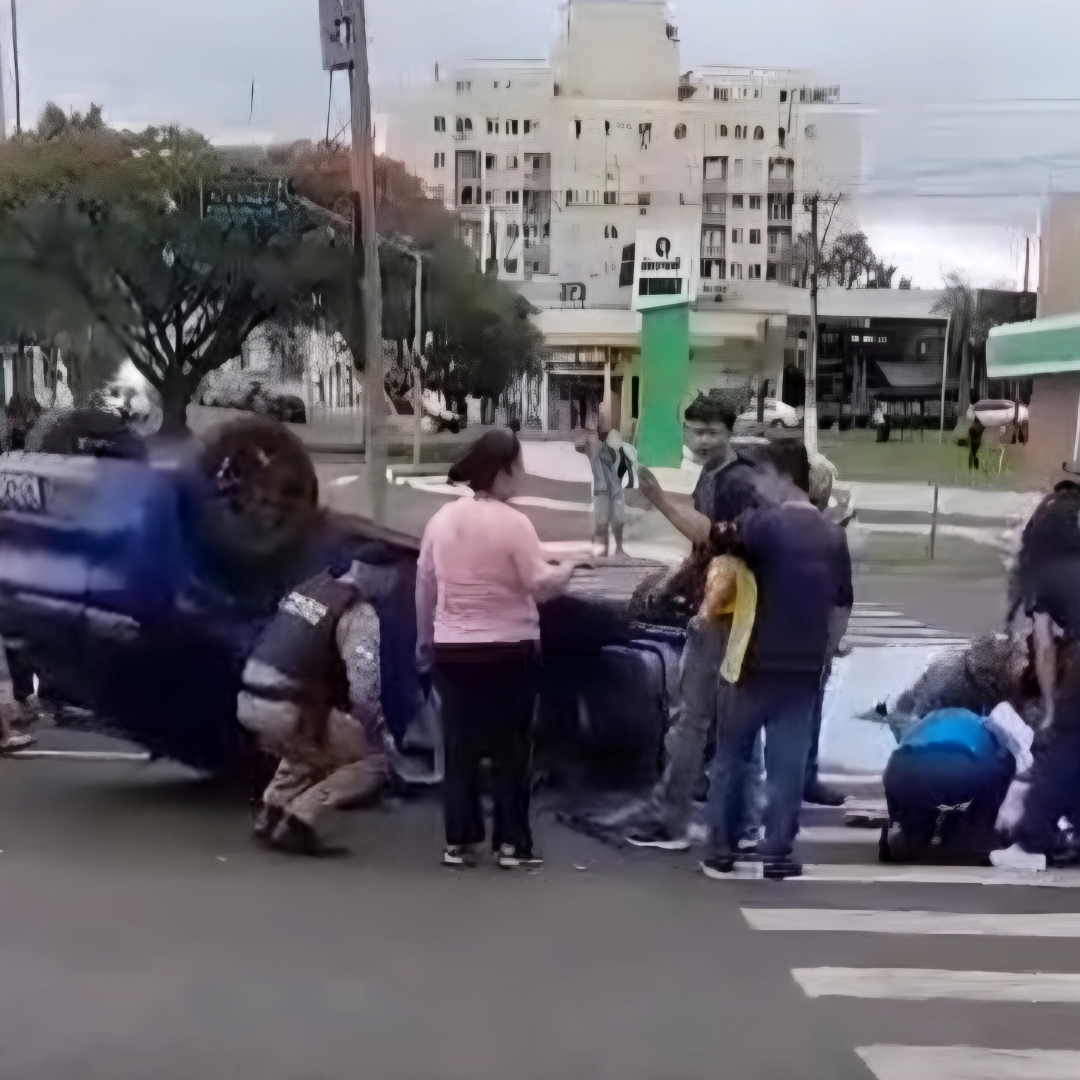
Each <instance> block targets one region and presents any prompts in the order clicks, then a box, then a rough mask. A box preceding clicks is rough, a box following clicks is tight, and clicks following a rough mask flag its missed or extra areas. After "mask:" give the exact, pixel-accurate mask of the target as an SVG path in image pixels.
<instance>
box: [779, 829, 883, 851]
mask: <svg viewBox="0 0 1080 1080" xmlns="http://www.w3.org/2000/svg"><path fill="white" fill-rule="evenodd" d="M879 835H880V833H879V831H878V830H877V829H849V828H848V827H847V826H846V825H804V826H803V827H802V828H801V829H800V830H799V839H800V840H802V841H803V842H804V843H807V844H867V845H872V846H875V847H876V846H877V843H878V837H879Z"/></svg>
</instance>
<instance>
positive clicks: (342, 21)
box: [319, 0, 386, 522]
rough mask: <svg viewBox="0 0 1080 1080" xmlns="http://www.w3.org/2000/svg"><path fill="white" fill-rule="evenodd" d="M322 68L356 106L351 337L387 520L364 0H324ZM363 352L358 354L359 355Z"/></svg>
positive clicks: (371, 470) (377, 517)
mask: <svg viewBox="0 0 1080 1080" xmlns="http://www.w3.org/2000/svg"><path fill="white" fill-rule="evenodd" d="M319 20H320V29H321V34H322V45H323V67H324V68H325V69H327V70H329V71H334V70H335V69H340V68H344V69H345V70H347V71H348V73H349V100H350V103H351V105H352V181H353V250H354V251H355V253H356V272H357V277H358V281H357V286H358V292H359V297H358V299H359V308H360V314H361V319H362V322H363V332H362V334H361V335H359V337H357V335H355V334H354V335H351V336H352V337H353V340H352V341H351V342H350V345H351V347H352V349H353V351H354V359H355V360H360V359H361V358H362V359H363V362H364V460H365V469H364V474H365V484H364V487H365V489H366V494H367V506H366V510H367V512H368V513H369V514H370V516H371V518H372V520H374V521H377V522H382V521H383V520H384V519H385V517H386V428H385V423H384V416H385V412H386V403H385V401H384V400H383V396H384V391H383V380H384V376H383V355H382V278H381V274H380V272H379V235H378V231H377V229H376V224H375V152H374V147H373V146H372V142H371V87H370V84H369V80H368V55H367V23H366V20H365V15H364V0H320V2H319ZM357 353H359V355H356V354H357Z"/></svg>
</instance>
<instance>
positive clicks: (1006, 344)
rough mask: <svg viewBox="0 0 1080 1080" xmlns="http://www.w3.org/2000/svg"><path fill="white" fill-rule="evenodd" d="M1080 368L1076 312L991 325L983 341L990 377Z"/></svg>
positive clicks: (1079, 328) (1079, 329) (1079, 327)
mask: <svg viewBox="0 0 1080 1080" xmlns="http://www.w3.org/2000/svg"><path fill="white" fill-rule="evenodd" d="M1068 371H1080V313H1076V314H1073V315H1054V316H1052V317H1051V318H1047V319H1032V320H1031V321H1030V322H1022V323H1008V324H1007V325H1005V326H995V327H994V329H993V330H991V331H990V338H989V340H988V341H987V342H986V374H987V376H988V377H989V378H991V379H1023V378H1026V377H1027V376H1029V375H1053V374H1056V373H1058V372H1068Z"/></svg>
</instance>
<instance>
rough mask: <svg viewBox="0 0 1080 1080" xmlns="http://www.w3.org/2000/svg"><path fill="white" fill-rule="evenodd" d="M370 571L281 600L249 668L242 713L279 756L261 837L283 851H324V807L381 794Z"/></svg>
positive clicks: (382, 752)
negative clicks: (318, 825)
mask: <svg viewBox="0 0 1080 1080" xmlns="http://www.w3.org/2000/svg"><path fill="white" fill-rule="evenodd" d="M372 573H373V568H371V567H368V566H366V565H365V564H363V563H359V562H353V563H352V565H351V566H350V568H349V569H348V570H347V571H346V572H345V573H344V574H342V575H341V576H339V577H334V576H333V575H332V574H331V573H330V572H325V573H322V574H319V575H318V576H317V577H314V578H312V579H311V580H310V581H307V582H305V583H304V584H303V585H300V586H299V587H298V588H296V589H295V590H294V591H293V592H291V593H289V595H288V596H286V597H285V599H284V600H283V601H282V602H281V605H280V606H279V608H278V613H277V615H276V616H275V618H274V620H273V622H271V624H270V625H269V626H268V627H267V629H266V630H265V632H264V633H263V635H262V637H261V638H260V639H259V641H258V643H257V644H256V646H255V649H254V650H253V652H252V654H251V657H250V658H249V659H248V662H247V666H246V667H245V669H244V677H243V690H242V691H241V693H240V697H239V701H238V708H237V715H238V717H239V719H240V723H241V724H243V725H244V727H245V728H247V729H248V730H249V731H250V732H252V733H253V734H254V735H255V736H256V737H257V738H258V739H259V741H260V743H261V745H262V747H263V748H264V749H265V750H266V751H267V752H268V753H271V754H274V755H276V756H280V758H281V762H280V764H279V766H278V769H277V772H276V773H275V775H274V778H273V780H272V781H271V782H270V786H269V787H268V788H267V789H266V791H265V793H264V794H263V805H262V808H261V810H260V812H259V814H258V816H257V819H256V824H255V835H256V836H257V837H258V838H259V839H260V840H263V841H265V842H268V843H269V844H270V845H271V846H273V847H275V848H278V849H279V850H283V851H289V852H293V853H297V854H305V855H315V854H319V853H320V852H323V851H325V850H326V848H325V847H324V845H323V843H322V841H321V840H320V839H319V835H318V833H317V832H316V829H315V826H316V823H317V822H318V820H319V817H320V815H321V814H322V812H323V811H324V810H326V809H328V808H332V807H339V806H345V805H349V804H352V803H356V802H358V801H360V800H362V799H364V798H368V797H370V796H372V795H374V794H376V793H377V792H378V791H379V789H380V788H381V787H382V785H383V783H384V781H385V779H386V776H387V773H388V758H387V752H386V747H387V740H388V735H387V732H386V727H385V724H384V721H383V714H382V705H381V702H380V689H381V688H380V678H379V619H378V616H377V614H376V613H375V608H374V607H373V606H372V604H371V602H370V601H371V599H372V598H373V596H374V595H375V588H376V586H375V585H374V584H373V582H372Z"/></svg>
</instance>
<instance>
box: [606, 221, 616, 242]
mask: <svg viewBox="0 0 1080 1080" xmlns="http://www.w3.org/2000/svg"><path fill="white" fill-rule="evenodd" d="M604 239H605V240H618V239H619V230H618V228H617V227H616V226H614V225H605V226H604Z"/></svg>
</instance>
